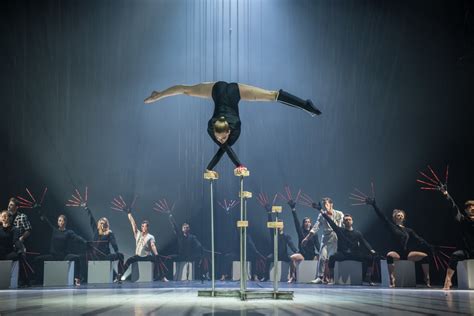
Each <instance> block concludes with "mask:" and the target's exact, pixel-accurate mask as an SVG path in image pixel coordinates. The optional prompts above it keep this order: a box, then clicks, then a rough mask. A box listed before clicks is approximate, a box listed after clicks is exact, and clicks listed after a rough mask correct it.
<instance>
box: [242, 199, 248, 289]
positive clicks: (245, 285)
mask: <svg viewBox="0 0 474 316" xmlns="http://www.w3.org/2000/svg"><path fill="white" fill-rule="evenodd" d="M244 203H245V205H244V221H246V220H247V199H245V200H244ZM244 267H245V270H244V273H243V278H244V290H247V279H248V274H249V271H248V265H247V227H244Z"/></svg>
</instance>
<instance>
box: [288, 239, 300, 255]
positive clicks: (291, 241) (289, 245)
mask: <svg viewBox="0 0 474 316" xmlns="http://www.w3.org/2000/svg"><path fill="white" fill-rule="evenodd" d="M286 244H287V245H288V247H290V249H291V251H293V253H297V252H298V249H296V247H295V244H294V243H293V240H291V236H290V235H286Z"/></svg>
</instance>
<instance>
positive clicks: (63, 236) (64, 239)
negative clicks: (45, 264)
mask: <svg viewBox="0 0 474 316" xmlns="http://www.w3.org/2000/svg"><path fill="white" fill-rule="evenodd" d="M42 219H43V220H44V221H46V223H47V224H48V225H49V227H51V229H52V230H53V233H52V235H51V246H50V248H49V253H50V254H52V255H53V256H56V257H65V256H66V255H67V254H68V253H69V247H70V245H71V242H72V241H78V242H80V243H82V244H85V243H86V241H85V240H84V239H83V238H82V237H81V236H79V235H77V234H76V233H75V232H74V231H72V230H70V229H65V230H60V229H59V228H58V227H55V226H54V225H53V224H51V222H50V221H49V220H48V218H46V217H44V216H42Z"/></svg>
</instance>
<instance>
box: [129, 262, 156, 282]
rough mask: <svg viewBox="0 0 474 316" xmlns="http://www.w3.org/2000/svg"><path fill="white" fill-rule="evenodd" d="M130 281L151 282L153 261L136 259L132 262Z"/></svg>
mask: <svg viewBox="0 0 474 316" xmlns="http://www.w3.org/2000/svg"><path fill="white" fill-rule="evenodd" d="M131 268H132V273H131V281H132V282H152V281H153V271H154V263H153V262H150V261H138V262H134V263H132V266H131Z"/></svg>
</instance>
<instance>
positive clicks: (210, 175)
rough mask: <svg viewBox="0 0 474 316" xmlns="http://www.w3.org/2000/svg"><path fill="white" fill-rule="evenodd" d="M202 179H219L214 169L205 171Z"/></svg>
mask: <svg viewBox="0 0 474 316" xmlns="http://www.w3.org/2000/svg"><path fill="white" fill-rule="evenodd" d="M204 179H206V180H217V179H219V174H218V173H217V172H215V171H207V172H204Z"/></svg>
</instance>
